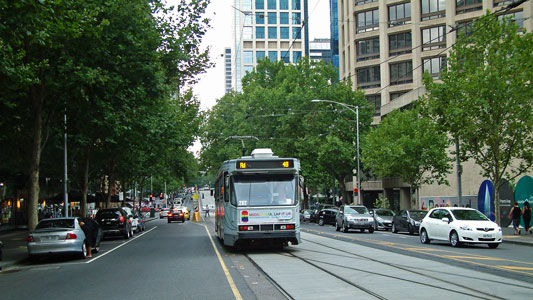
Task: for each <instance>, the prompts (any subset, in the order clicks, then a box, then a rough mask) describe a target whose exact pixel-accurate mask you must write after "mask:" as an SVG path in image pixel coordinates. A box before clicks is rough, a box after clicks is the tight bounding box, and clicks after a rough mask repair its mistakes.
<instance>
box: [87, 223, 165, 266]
mask: <svg viewBox="0 0 533 300" xmlns="http://www.w3.org/2000/svg"><path fill="white" fill-rule="evenodd" d="M156 228H157V226H155V227H154V228H152V229H150V230H148V231H145V232H143V233H141V234H140V235H137V236H135V237H134V238H132V239H130V240H129V241H127V242H125V243H122V244H120V245H118V246H116V247H115V248H113V249H111V250H109V251H107V252H105V253H103V254H102V255H98V256H97V257H95V258H93V259H91V260H89V261H87V262H85V263H86V264H89V263H92V262H93V261H95V260H97V259H99V258H102V257H103V256H105V255H107V254H109V253H111V252H113V251H115V250H117V249H118V248H120V247H122V246H124V245H127V244H129V243H131V242H133V241H135V240H136V239H138V238H140V237H141V236H143V235H145V234H147V233H149V232H151V231H152V230H154V229H156Z"/></svg>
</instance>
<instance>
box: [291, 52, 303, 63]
mask: <svg viewBox="0 0 533 300" xmlns="http://www.w3.org/2000/svg"><path fill="white" fill-rule="evenodd" d="M300 59H302V51H293V52H292V62H293V63H297V62H298V61H299V60H300Z"/></svg>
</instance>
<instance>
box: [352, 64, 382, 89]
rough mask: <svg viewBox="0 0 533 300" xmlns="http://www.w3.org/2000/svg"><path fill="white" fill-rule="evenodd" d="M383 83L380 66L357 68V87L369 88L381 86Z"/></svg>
mask: <svg viewBox="0 0 533 300" xmlns="http://www.w3.org/2000/svg"><path fill="white" fill-rule="evenodd" d="M380 84H381V77H380V70H379V66H372V67H367V68H361V69H358V70H357V87H360V88H362V89H368V88H373V87H379V86H380Z"/></svg>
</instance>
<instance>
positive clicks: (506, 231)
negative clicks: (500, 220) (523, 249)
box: [502, 227, 533, 246]
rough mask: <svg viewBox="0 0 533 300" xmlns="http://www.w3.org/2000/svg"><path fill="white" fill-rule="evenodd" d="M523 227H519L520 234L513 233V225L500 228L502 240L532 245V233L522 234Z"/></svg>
mask: <svg viewBox="0 0 533 300" xmlns="http://www.w3.org/2000/svg"><path fill="white" fill-rule="evenodd" d="M524 231H525V230H524V228H522V229H521V233H522V234H520V235H514V229H513V227H507V228H502V233H503V242H504V243H509V244H519V245H524V246H533V235H531V234H529V232H528V233H527V234H524V233H525V232H524Z"/></svg>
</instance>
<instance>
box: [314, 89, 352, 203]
mask: <svg viewBox="0 0 533 300" xmlns="http://www.w3.org/2000/svg"><path fill="white" fill-rule="evenodd" d="M311 102H314V103H316V102H326V103H333V104H338V105H340V106H343V107H345V108H347V109H349V110H350V111H351V112H353V113H354V114H355V117H356V123H357V126H356V128H357V156H356V158H357V204H361V172H360V167H359V106H356V105H350V104H346V103H342V102H337V101H331V100H318V99H315V100H311ZM352 107H353V108H355V111H354V110H353V109H352Z"/></svg>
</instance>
